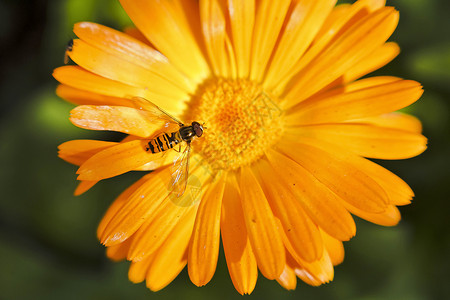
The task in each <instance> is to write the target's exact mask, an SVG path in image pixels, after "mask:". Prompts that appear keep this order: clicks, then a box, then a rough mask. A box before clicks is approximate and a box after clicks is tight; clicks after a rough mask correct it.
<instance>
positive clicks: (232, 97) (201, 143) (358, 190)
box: [53, 0, 426, 294]
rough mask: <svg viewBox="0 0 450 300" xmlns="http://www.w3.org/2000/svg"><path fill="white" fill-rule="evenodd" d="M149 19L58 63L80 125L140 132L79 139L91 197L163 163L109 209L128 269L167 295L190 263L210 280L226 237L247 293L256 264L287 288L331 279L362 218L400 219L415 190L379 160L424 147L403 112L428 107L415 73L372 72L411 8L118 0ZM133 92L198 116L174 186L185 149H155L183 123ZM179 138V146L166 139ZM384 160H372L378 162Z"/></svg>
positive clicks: (74, 149)
mask: <svg viewBox="0 0 450 300" xmlns="http://www.w3.org/2000/svg"><path fill="white" fill-rule="evenodd" d="M121 4H122V6H123V8H124V9H125V11H126V12H127V13H128V15H129V16H130V18H131V19H132V21H133V22H134V24H135V26H136V28H133V29H127V30H126V31H125V32H119V31H116V30H113V29H110V28H107V27H104V26H102V25H98V24H94V23H88V22H83V23H78V24H76V25H75V27H74V32H75V34H76V35H77V36H78V38H79V39H76V40H74V41H73V44H72V45H71V47H70V48H69V49H68V50H67V54H68V56H69V57H70V58H71V60H72V61H73V62H75V63H76V65H68V66H63V67H60V68H57V69H56V70H55V71H54V74H53V75H54V77H55V78H56V79H57V80H58V81H59V82H60V83H61V85H59V86H58V88H57V93H58V95H59V96H61V97H62V98H64V99H66V100H68V101H70V102H72V103H75V104H77V105H79V106H77V107H76V108H75V109H73V110H72V112H71V117H70V120H71V121H72V123H73V124H75V125H76V126H79V127H81V128H86V129H91V130H110V131H118V132H122V133H126V134H128V135H129V136H128V137H127V138H125V139H124V140H122V141H121V142H117V143H116V142H104V141H93V140H75V141H70V142H67V143H64V144H62V145H61V146H60V152H59V155H60V157H61V158H63V159H65V160H67V161H68V162H71V163H73V164H76V165H79V166H80V168H79V169H78V172H77V173H78V174H79V176H78V180H80V181H81V183H80V184H79V186H78V188H77V190H76V192H75V193H76V194H81V193H83V192H85V191H86V190H88V189H89V188H90V187H92V186H93V185H94V184H95V183H96V182H98V181H99V180H103V179H105V178H110V177H113V176H117V175H120V174H123V173H125V172H128V171H131V170H142V171H149V170H154V171H153V172H150V173H148V174H146V175H144V176H143V177H142V179H140V180H139V181H137V182H136V183H135V184H133V185H132V186H131V187H129V188H128V189H127V190H125V191H124V192H123V193H122V194H121V195H120V196H119V197H118V198H117V199H116V200H115V201H114V203H113V204H112V205H111V207H110V208H109V210H108V211H107V212H106V214H105V216H104V218H103V220H102V221H101V223H100V225H99V228H98V237H99V239H100V241H101V242H102V243H103V244H104V245H105V246H106V247H107V255H108V257H110V258H111V259H113V260H121V259H127V260H130V261H131V266H130V269H129V278H130V280H131V281H133V282H141V281H144V280H146V283H147V286H148V287H149V288H150V289H151V290H153V291H157V290H160V289H162V288H163V287H165V286H166V285H168V284H169V283H170V282H171V281H172V280H173V279H174V278H175V277H176V276H177V275H178V274H179V273H180V272H181V270H182V269H183V268H184V267H185V266H186V265H187V267H188V271H189V276H190V279H191V281H192V282H193V283H194V284H196V285H198V286H202V285H205V284H207V283H208V282H209V281H210V280H211V278H212V276H213V274H214V272H215V268H216V264H217V259H218V255H219V244H220V238H222V243H223V247H224V252H225V256H226V261H227V265H228V270H229V273H230V276H231V279H232V281H233V284H234V286H235V288H236V290H237V291H238V292H239V293H241V294H244V293H251V292H252V291H253V289H254V287H255V284H256V279H257V274H258V270H259V271H260V272H261V273H262V275H264V276H265V277H266V278H268V279H275V280H277V281H278V282H279V283H280V285H282V286H283V287H284V288H286V289H294V288H295V287H296V280H297V279H296V278H297V277H298V278H300V279H301V280H303V281H304V282H306V283H308V284H310V285H315V286H316V285H320V284H323V283H326V282H329V281H330V280H332V279H333V266H334V265H337V264H339V263H341V262H342V260H343V258H344V249H343V245H342V241H347V240H349V239H350V238H351V237H353V236H354V235H355V232H356V227H355V223H354V221H353V218H352V215H351V214H354V215H356V216H359V217H361V218H363V219H366V220H368V221H370V222H373V223H376V224H380V225H384V226H393V225H396V224H397V223H398V222H399V220H400V213H399V210H398V209H397V206H399V205H406V204H409V203H410V201H411V199H412V197H413V195H414V194H413V191H412V190H411V189H410V187H409V186H408V185H407V184H406V183H405V182H404V181H402V180H401V179H400V178H399V177H397V176H396V175H394V174H393V173H391V172H389V171H388V170H386V169H384V168H383V167H381V166H379V165H377V164H375V163H374V162H372V161H370V160H369V159H370V158H376V159H389V160H391V159H405V158H410V157H413V156H416V155H418V154H420V153H421V152H423V151H424V150H425V148H426V138H425V137H424V136H422V135H421V123H420V121H418V120H417V119H416V118H414V117H412V116H410V115H407V114H404V113H401V112H395V111H397V110H399V109H401V108H404V107H406V106H408V105H410V104H411V103H413V102H415V101H416V100H418V99H419V98H420V96H421V95H422V87H421V85H420V84H419V83H417V82H415V81H411V80H403V79H401V78H397V77H389V76H378V77H368V78H364V79H360V78H361V77H363V76H365V75H366V74H368V73H370V72H372V71H374V70H376V69H378V68H380V67H382V66H384V65H385V64H387V63H388V62H390V61H391V60H392V59H394V57H395V56H397V54H398V53H399V47H398V46H397V44H395V43H393V42H387V40H388V38H389V37H390V36H391V34H392V33H393V31H394V29H395V28H396V26H397V23H398V12H397V11H396V10H395V9H394V8H392V7H386V6H385V3H384V1H381V0H360V1H357V2H356V3H354V4H353V5H348V4H343V5H338V6H335V5H336V1H332V0H280V1H268V0H260V1H254V0H245V1H244V0H228V1H225V0H200V1H196V0H172V1H155V0H145V1H144V0H142V1H138V0H133V1H132V0H121ZM134 97H142V98H145V99H148V100H150V101H151V102H153V103H154V104H155V105H157V106H159V107H160V108H162V109H164V110H165V111H167V112H168V113H170V114H172V115H174V116H175V117H177V118H179V119H181V120H183V121H185V122H187V124H190V122H192V121H198V122H201V123H202V122H205V124H206V125H205V126H206V127H207V128H206V129H205V132H204V134H203V136H202V137H201V138H198V139H196V140H194V141H193V142H192V151H191V156H190V162H189V164H190V166H189V170H190V173H189V179H188V180H189V181H188V188H187V190H186V192H185V193H184V194H183V195H182V196H181V197H173V195H171V193H170V192H169V190H170V188H171V187H170V184H169V183H170V182H171V176H172V175H171V172H172V171H171V170H172V164H173V161H174V160H175V159H176V156H177V155H178V152H176V151H174V150H168V151H167V154H166V155H162V154H161V155H158V154H152V153H149V151H148V149H147V150H146V149H145V147H143V145H145V144H146V143H148V142H149V141H150V140H151V139H152V138H154V137H155V136H156V135H157V134H160V133H164V132H169V131H170V130H172V131H174V129H173V128H170V130H169V128H168V127H165V126H167V124H166V123H164V121H161V120H158V119H155V118H154V117H152V115H151V113H150V112H149V111H148V110H146V109H140V108H141V104H140V103H139V101H137V100H136V98H134ZM162 147H164V146H162ZM368 158H369V159H368Z"/></svg>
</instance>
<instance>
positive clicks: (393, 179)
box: [302, 138, 414, 205]
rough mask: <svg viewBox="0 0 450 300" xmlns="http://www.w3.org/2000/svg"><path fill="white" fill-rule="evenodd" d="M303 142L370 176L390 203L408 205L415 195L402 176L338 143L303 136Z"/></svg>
mask: <svg viewBox="0 0 450 300" xmlns="http://www.w3.org/2000/svg"><path fill="white" fill-rule="evenodd" d="M302 143H305V144H308V145H310V146H311V147H316V148H319V149H321V150H322V151H327V152H328V153H330V154H329V155H332V156H334V157H335V158H336V160H338V161H341V162H344V161H345V162H347V163H348V164H351V165H353V166H354V167H355V168H358V169H359V170H361V172H363V173H365V174H367V175H368V176H370V177H371V178H372V179H373V180H375V181H376V182H377V183H378V184H379V185H380V186H381V187H382V188H383V189H384V191H385V192H386V194H387V195H388V198H389V203H390V204H394V205H406V204H409V203H410V200H411V199H412V197H413V196H414V192H413V191H412V190H411V188H410V187H409V186H408V185H407V184H406V183H405V182H404V181H403V180H402V179H401V178H399V177H398V176H396V175H395V174H393V173H392V172H390V171H388V170H386V169H385V168H383V167H381V166H380V165H378V164H376V163H374V162H372V161H370V160H368V159H364V158H362V157H360V156H358V155H355V154H353V153H351V152H349V151H347V150H346V149H344V148H341V147H339V146H338V145H333V144H329V143H325V142H323V141H320V140H312V139H307V138H302Z"/></svg>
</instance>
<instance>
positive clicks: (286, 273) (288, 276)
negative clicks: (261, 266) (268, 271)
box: [277, 264, 297, 290]
mask: <svg viewBox="0 0 450 300" xmlns="http://www.w3.org/2000/svg"><path fill="white" fill-rule="evenodd" d="M277 282H278V283H279V284H280V285H281V286H282V287H284V288H285V289H287V290H295V288H296V287H297V277H296V276H295V271H294V269H292V268H291V267H289V266H288V265H287V264H286V266H284V270H283V273H281V275H280V277H279V278H277Z"/></svg>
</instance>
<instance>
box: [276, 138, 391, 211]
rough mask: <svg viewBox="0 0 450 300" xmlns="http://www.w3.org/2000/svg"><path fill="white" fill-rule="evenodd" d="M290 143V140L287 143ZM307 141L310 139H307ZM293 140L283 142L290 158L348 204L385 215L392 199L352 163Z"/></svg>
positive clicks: (281, 145) (282, 147)
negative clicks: (384, 212)
mask: <svg viewBox="0 0 450 300" xmlns="http://www.w3.org/2000/svg"><path fill="white" fill-rule="evenodd" d="M288 139H290V138H289V136H286V139H285V140H288ZM305 139H306V138H305ZM296 140H297V141H298V139H297V138H293V139H291V140H290V142H286V141H283V142H282V143H280V148H281V149H282V151H283V152H284V153H285V154H287V155H288V156H289V157H290V158H292V159H293V160H295V161H296V162H297V163H299V164H300V165H301V166H302V167H304V168H305V169H306V170H308V171H309V172H310V173H311V174H313V175H314V177H316V178H317V179H318V180H319V181H320V182H321V183H323V184H324V185H325V186H327V187H328V188H329V189H330V190H331V191H333V193H335V194H336V195H338V196H339V197H340V198H341V199H343V200H344V201H345V202H348V203H350V204H351V205H353V206H355V207H357V208H358V209H361V210H363V211H367V212H373V213H379V212H383V211H385V209H386V207H387V204H388V203H389V199H388V196H387V194H386V193H385V191H384V190H383V189H382V188H381V186H380V185H378V183H377V182H376V181H375V180H373V179H372V178H371V177H370V176H368V175H366V174H365V173H364V172H362V171H361V170H360V168H359V167H358V166H357V165H353V164H352V163H351V162H348V161H345V160H340V159H339V158H338V157H336V156H333V155H332V154H331V153H329V152H327V151H324V150H321V149H319V148H317V147H314V146H311V145H310V144H308V145H307V144H304V143H303V140H304V139H303V138H302V139H301V142H295V141H296Z"/></svg>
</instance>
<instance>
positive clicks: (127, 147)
mask: <svg viewBox="0 0 450 300" xmlns="http://www.w3.org/2000/svg"><path fill="white" fill-rule="evenodd" d="M147 143H148V140H134V141H131V142H126V143H119V144H117V145H115V146H112V147H109V148H107V149H105V150H103V151H100V152H98V153H97V154H95V155H94V156H92V157H91V158H89V159H88V160H87V161H86V162H85V163H83V164H82V165H81V166H80V168H79V169H78V171H77V174H79V175H78V178H77V179H78V180H90V181H94V180H102V179H105V178H111V177H114V176H117V175H120V174H123V173H126V172H128V171H131V170H136V169H137V168H139V167H141V166H143V165H145V164H147V163H149V162H155V163H156V164H158V165H159V164H160V161H161V158H162V156H163V155H164V152H159V153H155V154H153V153H151V152H149V151H147V150H146V148H145V147H146V145H147Z"/></svg>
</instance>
